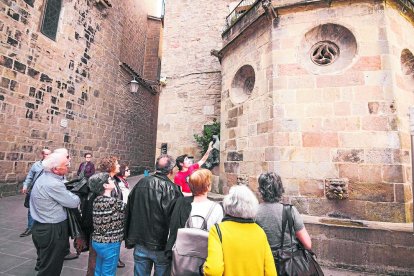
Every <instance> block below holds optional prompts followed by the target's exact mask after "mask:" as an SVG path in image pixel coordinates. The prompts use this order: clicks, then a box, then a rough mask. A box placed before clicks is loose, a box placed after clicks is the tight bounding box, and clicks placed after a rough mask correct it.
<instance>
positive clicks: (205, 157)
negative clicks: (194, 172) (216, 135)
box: [197, 141, 213, 167]
mask: <svg viewBox="0 0 414 276" xmlns="http://www.w3.org/2000/svg"><path fill="white" fill-rule="evenodd" d="M212 149H213V141H211V142H210V144H208V149H207V151H206V153H204V155H203V157H202V158H201V160H200V161H198V162H197V163H198V165H199V166H200V167H201V166H202V165H203V164H204V163H205V162H206V160H207V158H208V156H209V155H210V152H211V151H212Z"/></svg>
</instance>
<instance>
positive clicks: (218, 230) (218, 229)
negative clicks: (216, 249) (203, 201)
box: [214, 223, 223, 243]
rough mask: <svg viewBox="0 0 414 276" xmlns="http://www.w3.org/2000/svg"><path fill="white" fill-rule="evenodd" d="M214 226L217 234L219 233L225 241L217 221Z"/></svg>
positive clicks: (221, 240) (221, 239)
mask: <svg viewBox="0 0 414 276" xmlns="http://www.w3.org/2000/svg"><path fill="white" fill-rule="evenodd" d="M214 226H215V227H216V230H217V234H218V236H219V238H220V242H221V243H222V242H223V236H222V235H221V230H220V226H219V225H218V223H215V224H214Z"/></svg>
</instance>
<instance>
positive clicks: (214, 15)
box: [157, 0, 230, 159]
mask: <svg viewBox="0 0 414 276" xmlns="http://www.w3.org/2000/svg"><path fill="white" fill-rule="evenodd" d="M227 2H230V1H225V0H220V1H215V2H214V4H213V3H212V2H211V1H167V2H166V15H165V21H164V23H165V25H164V35H163V45H164V47H163V54H162V56H163V60H162V72H161V75H162V76H163V77H165V78H166V85H165V86H164V87H163V88H162V92H161V95H160V102H159V115H158V132H157V154H158V153H159V152H160V148H161V144H162V143H167V144H168V153H169V154H172V155H173V156H178V155H181V154H184V153H188V154H189V155H193V156H196V159H197V158H199V157H200V156H199V150H200V149H199V148H198V147H197V144H196V143H195V140H194V138H193V135H194V134H201V132H202V130H203V126H204V125H206V124H211V123H212V122H213V119H217V118H219V117H220V91H221V71H220V69H221V67H220V63H219V61H218V60H217V58H216V57H214V56H211V55H210V51H211V50H213V49H216V50H219V49H220V48H221V45H222V41H221V37H220V34H221V30H222V27H223V25H224V22H225V20H224V19H225V17H226V15H227V14H228V7H227V5H226V4H227Z"/></svg>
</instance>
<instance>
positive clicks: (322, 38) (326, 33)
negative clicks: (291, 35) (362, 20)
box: [299, 24, 357, 74]
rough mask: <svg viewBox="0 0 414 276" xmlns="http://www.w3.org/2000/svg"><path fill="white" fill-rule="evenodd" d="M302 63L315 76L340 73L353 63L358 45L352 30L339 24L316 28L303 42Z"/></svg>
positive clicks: (307, 34) (309, 32) (306, 35)
mask: <svg viewBox="0 0 414 276" xmlns="http://www.w3.org/2000/svg"><path fill="white" fill-rule="evenodd" d="M300 48H301V49H303V50H302V52H301V53H300V54H299V57H300V63H301V64H302V65H303V66H304V67H305V68H306V69H308V70H309V71H310V72H312V73H314V74H327V73H334V72H338V71H340V70H342V69H344V68H346V67H347V66H348V65H350V64H351V63H352V60H353V59H354V57H355V55H356V52H357V43H356V39H355V36H354V35H353V34H352V32H351V31H350V30H348V29H347V28H345V27H344V26H341V25H338V24H323V25H319V26H317V27H314V28H313V29H311V30H310V31H308V32H307V33H306V34H305V37H304V38H303V40H302V43H301V47H300Z"/></svg>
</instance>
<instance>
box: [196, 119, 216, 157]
mask: <svg viewBox="0 0 414 276" xmlns="http://www.w3.org/2000/svg"><path fill="white" fill-rule="evenodd" d="M213 135H219V138H220V122H217V120H216V119H214V120H213V124H211V125H204V130H203V133H202V134H201V135H198V134H194V139H195V140H196V142H197V144H198V147H199V148H200V153H201V156H203V155H204V153H205V152H206V151H207V149H208V144H209V143H210V142H211V141H212V140H213Z"/></svg>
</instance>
